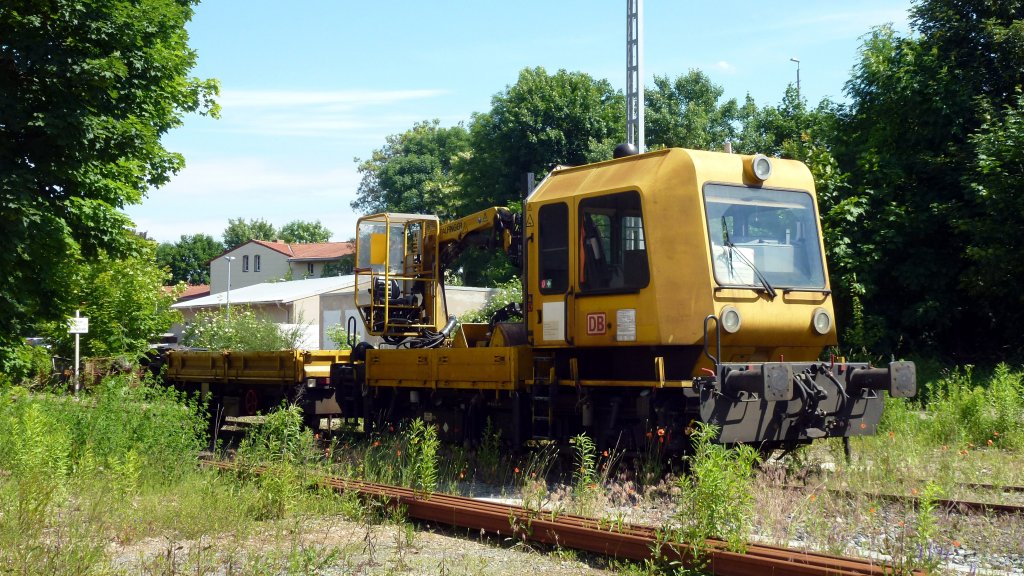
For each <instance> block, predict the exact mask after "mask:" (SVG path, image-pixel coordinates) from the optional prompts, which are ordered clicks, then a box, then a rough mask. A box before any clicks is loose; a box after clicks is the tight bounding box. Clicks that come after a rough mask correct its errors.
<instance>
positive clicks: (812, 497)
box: [808, 494, 817, 502]
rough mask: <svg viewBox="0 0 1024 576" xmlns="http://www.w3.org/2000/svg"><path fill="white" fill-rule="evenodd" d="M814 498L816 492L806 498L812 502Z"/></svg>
mask: <svg viewBox="0 0 1024 576" xmlns="http://www.w3.org/2000/svg"><path fill="white" fill-rule="evenodd" d="M815 498H817V495H816V494H811V495H810V497H809V498H808V500H810V501H811V502H814V499H815Z"/></svg>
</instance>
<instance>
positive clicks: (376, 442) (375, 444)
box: [373, 440, 380, 448]
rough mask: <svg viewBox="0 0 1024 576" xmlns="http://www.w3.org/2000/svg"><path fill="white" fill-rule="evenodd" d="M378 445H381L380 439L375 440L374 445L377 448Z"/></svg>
mask: <svg viewBox="0 0 1024 576" xmlns="http://www.w3.org/2000/svg"><path fill="white" fill-rule="evenodd" d="M377 446H380V440H374V441H373V447H374V448H376V447H377Z"/></svg>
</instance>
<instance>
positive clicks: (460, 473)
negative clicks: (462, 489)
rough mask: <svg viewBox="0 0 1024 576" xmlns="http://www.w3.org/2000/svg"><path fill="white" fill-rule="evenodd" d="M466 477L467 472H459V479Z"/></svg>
mask: <svg viewBox="0 0 1024 576" xmlns="http://www.w3.org/2000/svg"><path fill="white" fill-rule="evenodd" d="M465 477H466V475H465V474H463V473H462V472H459V480H462V479H463V478H465Z"/></svg>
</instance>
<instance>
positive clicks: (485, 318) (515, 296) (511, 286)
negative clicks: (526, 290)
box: [459, 278, 523, 322]
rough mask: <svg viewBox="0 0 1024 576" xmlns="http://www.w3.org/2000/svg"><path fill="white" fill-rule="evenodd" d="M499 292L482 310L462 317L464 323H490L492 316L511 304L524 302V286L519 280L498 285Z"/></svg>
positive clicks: (514, 279)
mask: <svg viewBox="0 0 1024 576" xmlns="http://www.w3.org/2000/svg"><path fill="white" fill-rule="evenodd" d="M497 288H498V291H497V292H496V293H495V294H494V296H493V297H492V298H491V299H490V300H488V301H487V304H485V305H484V307H483V308H481V309H480V310H473V311H471V312H466V313H465V314H463V315H462V318H460V319H459V320H461V321H462V322H490V321H491V316H493V315H494V313H495V312H497V311H498V310H501V309H502V308H504V307H505V306H508V305H509V304H511V303H514V302H518V303H522V302H523V284H522V282H521V281H520V280H519V279H518V278H513V279H512V280H509V281H508V282H505V283H503V284H498V286H497ZM520 320H522V318H518V317H516V318H510V319H509V321H513V322H514V321H520Z"/></svg>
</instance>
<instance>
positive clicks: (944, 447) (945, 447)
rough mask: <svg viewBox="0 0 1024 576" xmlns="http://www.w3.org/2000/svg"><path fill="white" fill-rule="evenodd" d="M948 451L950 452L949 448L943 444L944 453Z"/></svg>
mask: <svg viewBox="0 0 1024 576" xmlns="http://www.w3.org/2000/svg"><path fill="white" fill-rule="evenodd" d="M946 450H949V446H947V445H945V444H943V445H942V451H943V452H945V451H946Z"/></svg>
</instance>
